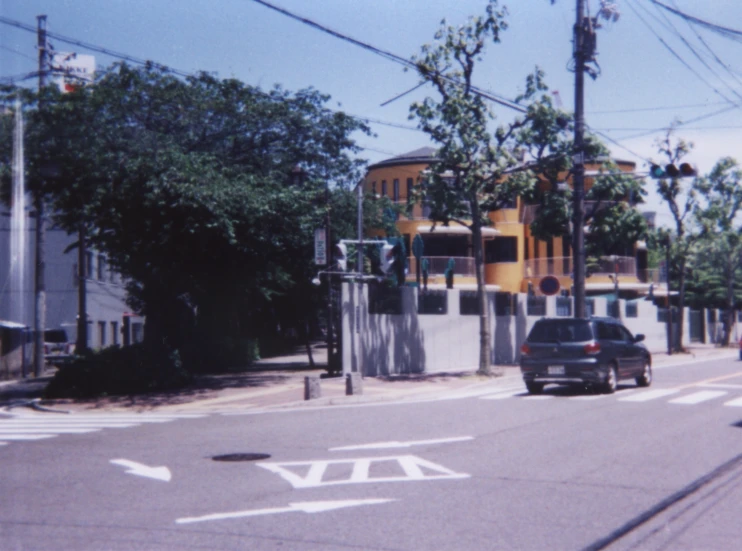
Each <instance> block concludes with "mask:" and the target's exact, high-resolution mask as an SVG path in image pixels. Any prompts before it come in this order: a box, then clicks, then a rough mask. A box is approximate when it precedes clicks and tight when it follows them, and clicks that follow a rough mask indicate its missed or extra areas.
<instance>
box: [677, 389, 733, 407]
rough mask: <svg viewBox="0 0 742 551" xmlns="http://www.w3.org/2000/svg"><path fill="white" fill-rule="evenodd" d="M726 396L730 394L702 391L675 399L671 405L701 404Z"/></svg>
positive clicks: (719, 391)
mask: <svg viewBox="0 0 742 551" xmlns="http://www.w3.org/2000/svg"><path fill="white" fill-rule="evenodd" d="M725 394H728V393H727V392H726V391H724V390H701V391H699V392H694V393H693V394H689V395H687V396H683V397H682V398H675V399H674V400H670V401H669V403H670V404H686V405H693V404H700V403H701V402H705V401H707V400H713V399H714V398H718V397H719V396H724V395H725Z"/></svg>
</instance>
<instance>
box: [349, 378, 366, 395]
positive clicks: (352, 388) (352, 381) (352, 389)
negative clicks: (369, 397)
mask: <svg viewBox="0 0 742 551" xmlns="http://www.w3.org/2000/svg"><path fill="white" fill-rule="evenodd" d="M354 394H363V377H361V374H360V373H348V374H347V375H346V376H345V395H346V396H353V395H354Z"/></svg>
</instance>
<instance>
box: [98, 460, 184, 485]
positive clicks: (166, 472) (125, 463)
mask: <svg viewBox="0 0 742 551" xmlns="http://www.w3.org/2000/svg"><path fill="white" fill-rule="evenodd" d="M111 463H113V464H114V465H120V466H122V467H127V468H128V469H129V470H128V471H126V472H127V473H129V474H133V475H137V476H144V477H146V478H154V479H155V480H162V481H163V482H170V479H171V478H172V475H171V474H170V469H168V468H167V467H148V466H147V465H143V464H141V463H137V462H136V461H129V460H128V459H111Z"/></svg>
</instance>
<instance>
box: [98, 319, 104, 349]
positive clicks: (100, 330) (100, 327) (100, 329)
mask: <svg viewBox="0 0 742 551" xmlns="http://www.w3.org/2000/svg"><path fill="white" fill-rule="evenodd" d="M98 342H99V343H100V347H101V348H103V347H104V346H106V322H105V321H99V322H98Z"/></svg>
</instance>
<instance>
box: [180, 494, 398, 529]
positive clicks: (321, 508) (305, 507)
mask: <svg viewBox="0 0 742 551" xmlns="http://www.w3.org/2000/svg"><path fill="white" fill-rule="evenodd" d="M390 501H395V500H394V499H355V500H343V501H304V502H299V503H289V506H288V507H277V508H275V509H253V510H248V511H235V512H234V513H215V514H213V515H204V516H202V517H185V518H179V519H177V520H176V521H175V522H176V523H177V524H190V523H192V522H204V521H207V520H224V519H230V518H242V517H257V516H260V515H275V514H279V513H324V512H325V511H332V510H333V509H343V508H345V507H358V506H360V505H376V504H378V503H387V502H390Z"/></svg>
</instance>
